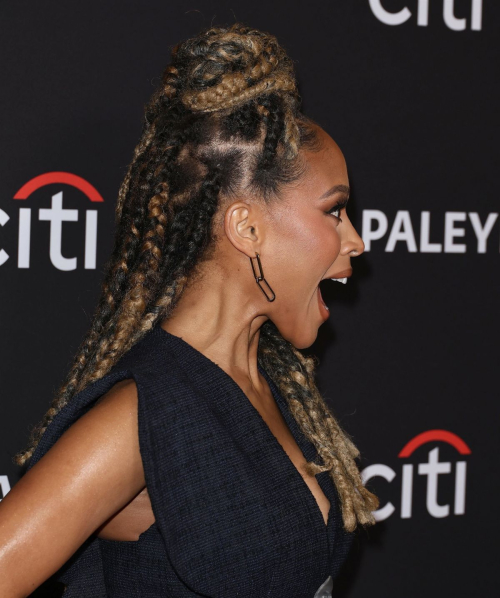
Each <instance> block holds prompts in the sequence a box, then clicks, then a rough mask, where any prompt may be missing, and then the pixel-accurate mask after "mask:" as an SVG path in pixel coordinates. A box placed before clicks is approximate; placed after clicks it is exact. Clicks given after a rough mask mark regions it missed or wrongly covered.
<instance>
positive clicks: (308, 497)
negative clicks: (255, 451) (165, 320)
mask: <svg viewBox="0 0 500 598" xmlns="http://www.w3.org/2000/svg"><path fill="white" fill-rule="evenodd" d="M152 330H153V332H154V331H155V330H157V331H158V333H159V334H160V335H161V336H162V337H163V338H164V339H165V340H170V341H171V342H173V343H178V344H179V343H180V345H181V346H182V347H184V349H186V350H187V351H190V352H191V353H192V355H194V356H196V357H198V359H201V360H202V361H203V362H205V363H206V364H207V365H209V366H211V367H213V368H216V371H218V372H219V374H220V375H221V376H222V377H223V379H224V380H225V381H226V382H227V383H228V384H230V385H231V387H232V388H233V389H234V390H235V391H236V392H237V393H238V394H239V396H240V397H241V398H244V399H245V401H244V405H245V408H247V409H249V412H250V413H252V414H253V418H254V420H255V421H256V422H258V423H259V426H260V427H261V429H262V431H263V433H264V434H265V435H266V436H267V438H268V439H269V440H270V442H271V443H272V444H273V445H274V446H275V447H276V448H277V451H276V452H277V454H280V455H281V460H282V462H283V463H286V464H287V468H288V469H289V470H290V471H292V470H293V472H294V477H295V480H296V485H297V487H298V488H301V489H302V496H303V497H304V500H305V501H306V502H307V503H308V504H309V505H310V509H309V510H310V511H312V512H313V513H314V518H315V520H316V521H317V524H318V525H317V527H318V529H320V530H321V533H322V534H323V535H324V537H325V538H326V540H325V541H326V545H327V550H328V555H329V556H331V553H332V548H333V546H331V544H330V537H329V536H330V527H331V525H332V524H333V519H334V516H333V508H334V504H333V499H334V497H333V493H330V492H327V491H326V479H325V478H324V476H325V475H329V473H328V472H321V473H319V474H316V475H315V477H316V479H317V480H318V483H319V485H320V487H321V489H322V491H323V493H324V494H325V496H326V497H327V498H328V499H329V501H330V508H329V511H328V517H327V522H326V523H325V520H324V518H323V513H322V511H321V509H320V507H319V504H318V501H317V500H316V497H315V496H314V494H313V493H312V491H311V489H310V488H309V486H308V485H307V483H306V481H305V480H304V478H303V477H302V475H301V474H300V472H299V470H298V469H297V467H296V466H295V464H294V463H293V461H292V460H291V459H290V457H289V456H288V454H287V452H286V451H285V449H284V448H283V447H282V446H281V444H280V442H279V441H278V439H277V438H276V436H275V435H274V434H273V432H272V431H271V429H270V428H269V426H268V424H267V423H266V421H265V420H264V418H263V417H262V415H261V414H260V413H259V411H258V409H256V407H255V406H254V405H253V404H252V402H251V401H250V399H249V398H248V397H247V395H246V394H245V393H244V392H243V390H242V388H241V387H240V386H239V384H238V383H237V382H236V381H235V380H234V379H233V378H232V377H231V376H230V375H229V374H228V373H227V372H226V371H225V370H224V369H223V368H221V367H220V366H219V365H218V364H217V363H215V362H214V361H212V360H211V359H210V358H209V357H207V356H206V355H204V354H203V353H202V352H201V351H198V349H196V348H195V347H193V346H192V345H190V344H189V343H188V342H187V341H185V340H184V339H183V338H182V337H180V336H177V335H175V334H172V333H170V332H168V331H167V330H165V329H164V328H163V327H162V326H160V324H156V326H154V327H153V329H152ZM257 367H258V369H259V371H260V372H261V374H262V375H263V376H264V378H265V379H266V381H267V383H268V385H269V387H270V389H271V392H272V394H273V397H274V399H275V401H276V403H277V405H278V408H279V409H280V411H281V414H282V416H283V418H284V419H285V422H286V423H287V425H288V428H289V430H290V433H291V434H292V436H293V438H294V439H295V442H296V443H297V445H298V447H299V448H300V450H301V452H302V454H303V455H304V458H305V459H306V460H307V461H311V460H314V459H315V457H316V456H317V452H316V449H315V447H314V445H313V444H312V443H311V442H310V441H309V440H308V439H307V438H306V437H305V436H304V435H303V433H302V431H301V430H300V428H299V426H298V423H297V422H296V421H295V418H294V417H293V415H292V414H291V412H290V410H289V408H288V404H287V402H286V400H285V399H284V398H283V397H282V396H281V393H280V392H279V389H278V387H277V386H276V384H275V383H274V381H273V380H272V378H271V377H270V376H269V374H268V373H267V372H266V371H265V369H264V368H263V367H262V366H261V365H260V364H258V365H257ZM290 468H291V469H290ZM322 478H323V479H322Z"/></svg>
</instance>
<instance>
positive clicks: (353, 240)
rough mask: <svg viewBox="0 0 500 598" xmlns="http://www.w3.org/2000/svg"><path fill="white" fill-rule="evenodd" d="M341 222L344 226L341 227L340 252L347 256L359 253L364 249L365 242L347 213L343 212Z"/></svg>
mask: <svg viewBox="0 0 500 598" xmlns="http://www.w3.org/2000/svg"><path fill="white" fill-rule="evenodd" d="M342 224H345V226H343V227H342V238H341V248H340V254H341V255H348V256H357V255H361V254H362V253H363V251H364V250H365V244H364V242H363V239H362V238H361V237H360V236H359V235H358V233H357V231H356V229H355V228H354V226H353V225H352V222H351V221H350V220H349V217H348V216H347V214H344V218H342Z"/></svg>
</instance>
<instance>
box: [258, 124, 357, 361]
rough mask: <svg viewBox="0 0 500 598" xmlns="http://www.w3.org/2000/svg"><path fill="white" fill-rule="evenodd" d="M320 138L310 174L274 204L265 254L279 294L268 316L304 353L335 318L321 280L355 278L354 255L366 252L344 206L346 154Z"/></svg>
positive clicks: (272, 283)
mask: <svg viewBox="0 0 500 598" xmlns="http://www.w3.org/2000/svg"><path fill="white" fill-rule="evenodd" d="M318 134H319V135H320V137H321V140H322V142H323V148H322V149H321V151H319V152H307V151H304V152H303V156H304V158H305V159H306V164H307V169H306V172H305V174H304V176H303V177H302V179H301V180H300V181H299V182H297V183H296V184H295V185H292V186H291V188H290V189H289V190H288V191H287V192H285V194H284V197H283V201H279V202H277V203H275V204H273V209H272V211H271V213H270V214H269V218H270V219H271V222H270V226H269V227H266V235H265V239H264V241H263V243H262V246H261V254H260V256H261V261H262V268H263V271H264V275H265V278H266V280H267V282H268V283H269V284H270V286H271V288H272V289H273V291H274V292H275V294H276V299H275V301H274V302H272V303H269V304H268V310H267V315H268V316H269V318H270V319H271V320H272V321H273V322H274V324H275V325H276V326H277V328H278V330H279V331H280V333H281V335H282V336H283V337H284V338H285V339H287V340H288V341H290V342H291V343H292V344H293V345H294V346H295V347H297V348H299V349H303V348H306V347H309V346H311V345H312V343H313V342H314V341H315V339H316V336H317V332H318V328H319V326H321V324H323V322H325V321H326V319H327V318H328V315H329V312H328V311H327V309H326V308H325V307H324V306H323V305H322V300H321V293H320V291H319V283H320V281H321V280H323V279H325V278H326V279H330V278H343V277H349V276H351V274H352V267H351V257H352V256H355V255H360V254H361V253H363V251H364V243H363V241H362V239H361V237H360V236H359V235H358V233H357V232H356V230H355V229H354V227H353V225H352V224H351V222H350V220H349V218H348V216H347V213H346V209H345V207H342V205H343V204H345V202H346V201H347V199H348V194H349V179H348V176H347V168H346V164H345V160H344V156H343V155H342V152H341V151H340V149H339V147H338V146H337V144H336V143H335V141H333V139H332V138H331V137H330V135H328V134H327V133H326V132H325V131H324V130H323V129H320V128H318ZM338 204H340V206H341V207H340V209H339V208H337V207H336V206H337V205H338ZM254 263H255V264H256V263H257V261H256V260H254ZM325 284H327V283H325ZM328 284H338V283H337V282H334V281H328ZM264 287H265V285H264ZM265 290H266V291H267V292H268V293H269V291H268V289H267V288H266V287H265Z"/></svg>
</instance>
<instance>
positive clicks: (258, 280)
mask: <svg viewBox="0 0 500 598" xmlns="http://www.w3.org/2000/svg"><path fill="white" fill-rule="evenodd" d="M255 257H256V258H257V263H258V265H259V275H257V273H256V272H255V268H254V265H253V261H252V260H253V259H255V258H252V257H251V258H249V259H250V263H251V264H252V270H253V275H254V277H255V282H256V283H257V284H258V285H259V288H260V290H261V291H262V292H263V293H264V295H265V296H266V299H267V300H268V301H274V300H275V299H276V295H275V294H274V291H273V290H272V288H271V287H270V286H269V283H268V282H267V280H266V279H265V278H264V271H263V270H262V264H261V262H260V257H259V254H258V253H257V252H255ZM261 281H262V282H265V283H266V286H267V288H268V289H269V290H270V291H271V293H272V294H273V295H272V298H269V297H268V296H267V293H266V291H265V290H264V289H263V287H262V285H261V284H260V283H261Z"/></svg>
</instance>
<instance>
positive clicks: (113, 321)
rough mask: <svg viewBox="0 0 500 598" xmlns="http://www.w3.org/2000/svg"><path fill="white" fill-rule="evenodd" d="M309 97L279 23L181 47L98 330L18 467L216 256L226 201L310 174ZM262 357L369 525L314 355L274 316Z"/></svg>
mask: <svg viewBox="0 0 500 598" xmlns="http://www.w3.org/2000/svg"><path fill="white" fill-rule="evenodd" d="M299 107H300V96H299V94H298V91H297V85H296V80H295V75H294V69H293V64H292V61H291V60H290V58H289V57H288V56H287V55H286V53H285V51H284V49H283V48H282V47H281V46H280V45H279V44H278V42H277V40H276V38H275V37H274V36H273V35H270V34H269V33H266V32H262V31H258V30H256V29H251V28H250V27H247V26H245V25H243V24H241V23H234V24H232V25H231V26H229V27H211V28H208V29H205V30H203V31H201V32H200V33H199V34H198V35H197V36H195V37H193V38H190V39H188V40H186V41H184V42H182V43H179V44H177V45H176V46H175V47H174V49H173V50H172V57H171V64H169V65H168V66H167V68H166V69H165V71H164V73H163V77H162V80H161V84H160V85H159V87H158V88H157V89H156V90H155V92H154V93H153V95H152V97H151V99H150V101H149V102H148V103H147V105H146V106H145V117H144V124H143V131H142V135H141V139H140V140H139V143H138V144H137V147H136V148H135V151H134V155H133V159H132V161H131V163H130V165H129V167H128V170H127V173H126V175H125V177H124V180H123V182H122V185H121V187H120V190H119V193H118V200H117V205H116V232H115V242H114V248H113V252H112V254H111V256H110V258H109V260H108V262H107V264H106V268H105V276H104V281H103V284H102V292H101V296H100V299H99V302H98V305H97V307H96V310H95V313H94V315H93V319H92V323H91V326H90V329H89V331H88V332H87V334H86V336H85V338H84V339H83V341H82V344H81V345H80V347H79V348H78V351H77V353H76V356H75V358H74V361H73V363H72V365H71V368H70V370H69V372H68V374H67V376H66V378H65V380H64V382H63V384H62V385H61V387H60V388H59V390H58V392H57V394H56V396H55V398H54V399H53V401H52V404H51V406H50V408H49V409H48V411H47V413H46V414H45V416H44V417H43V419H42V421H41V422H40V423H39V424H38V425H37V426H36V427H35V428H34V430H33V431H32V434H31V439H30V443H29V446H28V447H27V448H26V449H25V450H23V451H20V452H19V453H18V454H17V455H15V457H14V461H15V462H16V463H17V464H18V465H24V464H25V463H26V462H27V461H28V460H29V459H30V457H31V456H32V454H33V452H34V450H35V448H36V446H37V445H38V443H39V441H40V438H41V437H42V435H43V434H44V432H45V430H46V429H47V427H48V426H49V425H50V423H51V421H52V420H53V419H54V417H55V415H56V414H57V413H58V412H59V411H60V410H61V409H62V408H63V407H64V405H66V404H67V403H68V401H70V400H71V399H72V397H73V396H74V395H75V394H77V393H79V392H81V391H82V390H83V389H84V388H86V387H87V386H88V385H89V384H91V383H92V382H94V381H95V380H98V379H100V378H102V377H103V376H105V375H106V374H107V373H108V372H109V371H110V370H111V368H112V367H113V365H115V364H116V363H117V362H118V360H119V359H120V358H121V357H122V356H123V355H124V354H125V353H126V352H127V351H128V350H129V349H130V348H131V347H132V346H133V345H134V344H135V343H137V342H138V341H139V340H140V339H141V338H142V337H143V336H144V335H145V334H146V333H147V332H148V331H149V330H150V329H151V328H152V327H153V326H154V325H155V324H156V323H157V322H159V321H161V320H163V319H165V318H168V317H169V316H170V314H171V313H172V311H173V309H174V308H175V305H176V303H177V301H178V300H179V298H180V297H181V295H182V292H183V289H184V288H185V287H186V285H187V284H188V283H189V282H192V281H193V280H194V277H195V274H196V270H197V267H198V266H199V264H200V263H201V262H202V261H205V260H207V259H210V257H211V256H212V255H213V251H214V248H215V246H216V242H217V232H216V231H217V230H218V228H217V226H216V225H217V218H219V217H220V214H221V206H222V200H223V199H226V198H231V197H232V196H233V195H234V193H237V192H241V191H242V190H244V191H245V192H248V193H251V194H253V195H254V196H255V197H257V198H259V200H261V201H263V202H265V203H266V205H268V206H269V207H270V208H271V209H272V204H273V202H276V201H279V200H280V197H281V195H282V191H283V190H284V188H286V186H287V185H289V184H290V183H292V182H294V181H296V180H298V179H299V178H300V177H301V176H302V174H303V172H304V170H303V169H304V161H303V158H302V157H301V153H300V150H302V149H304V150H309V151H319V150H320V149H321V144H320V142H319V139H318V137H317V136H316V134H315V131H314V129H315V127H314V126H312V125H313V124H315V123H314V122H313V121H312V120H311V119H309V118H307V117H306V116H305V115H304V114H302V113H301V112H300V110H299ZM258 359H259V362H260V363H261V364H262V366H263V367H264V368H265V369H266V371H267V372H268V373H269V375H270V376H271V377H272V378H273V380H274V381H275V382H276V383H277V385H278V386H279V388H280V391H281V392H282V394H283V397H284V398H285V399H286V400H287V401H288V404H289V406H290V410H291V413H292V414H293V416H294V418H295V419H296V421H297V423H298V425H299V426H300V428H301V429H302V431H303V432H304V434H305V435H306V437H307V438H308V439H309V440H310V441H311V442H312V443H313V444H314V445H315V447H316V448H317V450H318V454H319V456H320V458H321V463H313V462H310V463H308V464H307V466H306V469H307V471H308V473H309V474H311V475H314V474H315V473H319V472H321V471H329V472H330V476H331V477H332V480H333V481H334V483H335V485H336V487H337V489H338V492H339V496H340V499H341V509H342V516H343V522H344V527H345V529H346V530H347V531H353V530H355V529H356V527H357V526H358V524H360V525H362V526H368V525H373V524H374V523H375V520H374V517H373V514H372V511H373V510H375V509H376V508H377V507H378V498H377V497H376V496H375V495H374V494H372V493H371V492H369V491H368V490H367V489H366V488H365V487H364V486H363V484H362V481H361V477H360V472H359V469H358V466H357V464H356V462H355V459H356V458H358V457H359V451H358V449H357V448H356V447H355V445H354V444H353V442H352V440H351V439H350V437H349V436H348V434H347V433H346V432H345V431H344V430H342V428H341V427H340V425H339V423H338V422H337V420H336V418H335V417H334V415H333V413H332V411H331V410H330V408H329V407H328V405H327V404H326V403H325V401H324V400H323V398H322V397H321V395H320V393H319V391H318V388H317V386H316V384H315V381H314V370H315V360H314V359H313V358H311V357H305V356H304V355H302V353H301V352H300V351H299V350H297V349H296V348H295V347H294V346H293V345H292V344H291V343H289V342H288V341H286V340H284V339H283V337H282V336H281V335H280V333H279V332H278V330H277V328H276V326H275V325H274V323H273V322H272V321H271V320H268V321H267V322H266V323H265V324H264V325H263V326H262V327H261V330H260V340H259V357H258Z"/></svg>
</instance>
